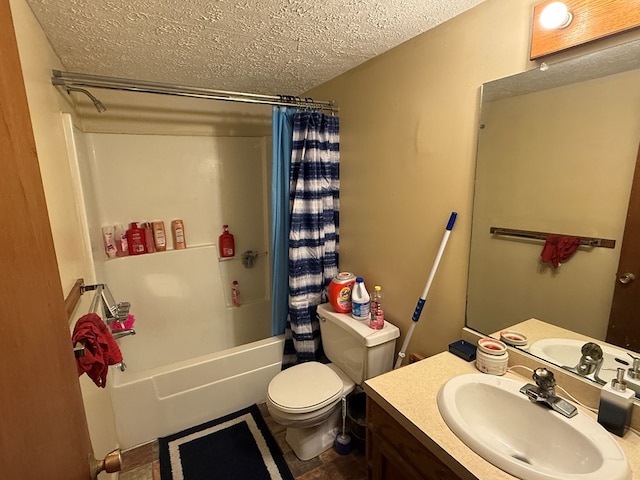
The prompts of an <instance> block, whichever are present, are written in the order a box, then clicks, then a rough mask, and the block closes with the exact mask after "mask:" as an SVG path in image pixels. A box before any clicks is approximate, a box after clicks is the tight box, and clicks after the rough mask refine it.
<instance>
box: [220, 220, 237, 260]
mask: <svg viewBox="0 0 640 480" xmlns="http://www.w3.org/2000/svg"><path fill="white" fill-rule="evenodd" d="M223 227H224V232H222V235H220V236H219V237H218V247H219V248H220V258H229V257H233V256H234V255H235V254H236V242H235V239H234V238H233V235H232V234H231V233H229V225H223Z"/></svg>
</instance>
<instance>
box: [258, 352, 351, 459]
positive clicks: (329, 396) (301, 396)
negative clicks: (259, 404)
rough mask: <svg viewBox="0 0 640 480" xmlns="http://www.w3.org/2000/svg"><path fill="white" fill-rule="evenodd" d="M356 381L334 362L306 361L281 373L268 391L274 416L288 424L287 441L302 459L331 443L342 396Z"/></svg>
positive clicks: (269, 405) (270, 412) (278, 420)
mask: <svg viewBox="0 0 640 480" xmlns="http://www.w3.org/2000/svg"><path fill="white" fill-rule="evenodd" d="M354 388H355V383H354V382H353V381H352V380H351V379H350V378H349V377H348V376H347V375H346V374H345V373H344V372H342V371H341V370H340V369H339V368H338V367H336V366H335V365H333V364H323V363H319V362H307V363H302V364H300V365H296V366H294V367H291V368H288V369H287V370H284V371H282V372H280V373H279V374H278V375H276V377H275V378H274V379H273V380H272V381H271V383H270V384H269V387H268V390H267V400H266V405H267V409H268V410H269V414H270V415H271V417H272V418H273V419H274V420H275V421H276V422H277V423H279V424H280V425H283V426H286V427H287V434H286V440H287V443H288V444H289V446H290V447H291V449H292V450H293V452H294V453H295V454H296V456H297V457H298V458H299V459H300V460H309V459H311V458H313V457H316V456H318V455H319V454H320V453H322V452H323V451H325V450H326V449H327V448H329V447H330V446H331V444H332V443H333V440H334V439H335V436H336V433H337V429H338V427H339V425H340V412H341V408H340V405H341V399H342V397H343V396H346V395H348V394H349V393H351V392H352V391H353V390H354Z"/></svg>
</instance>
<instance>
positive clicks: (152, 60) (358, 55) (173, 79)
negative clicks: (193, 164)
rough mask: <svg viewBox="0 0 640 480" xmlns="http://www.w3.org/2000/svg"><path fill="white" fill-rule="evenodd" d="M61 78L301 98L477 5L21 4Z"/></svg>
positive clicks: (449, 1) (401, 0) (260, 0)
mask: <svg viewBox="0 0 640 480" xmlns="http://www.w3.org/2000/svg"><path fill="white" fill-rule="evenodd" d="M27 1H28V3H29V5H30V6H31V9H32V10H33V12H34V13H35V15H36V17H37V19H38V21H39V22H40V24H41V25H42V27H43V29H44V32H45V34H46V35H47V37H48V38H49V41H50V42H51V45H52V46H53V49H54V50H55V51H56V53H57V54H58V56H59V57H60V59H61V61H62V63H63V65H64V68H65V69H66V70H68V71H75V72H83V73H92V74H96V75H107V76H113V77H125V78H134V79H143V80H151V81H157V82H165V83H173V84H184V85H194V86H201V87H208V88H214V89H220V90H235V91H243V92H252V93H266V94H289V95H300V94H301V93H303V92H305V91H307V90H309V89H310V88H313V87H315V86H318V85H320V84H322V83H324V82H326V81H327V80H330V79H332V78H334V77H336V76H338V75H340V74H341V73H343V72H345V71H347V70H349V69H351V68H353V67H355V66H357V65H359V64H361V63H363V62H364V61H366V60H368V59H370V58H372V57H374V56H376V55H379V54H381V53H383V52H385V51H387V50H389V49H391V48H392V47H394V46H396V45H398V44H400V43H402V42H404V41H406V40H408V39H410V38H412V37H415V36H416V35H419V34H420V33H422V32H425V31H426V30H429V29H430V28H433V27H435V26H436V25H438V24H440V23H442V22H444V21H446V20H448V19H450V18H452V17H454V16H456V15H458V14H459V13H462V12H463V11H465V10H467V9H469V8H471V7H473V6H475V5H477V4H479V3H481V2H482V1H483V0H437V1H436V0H383V1H375V0H239V1H238V0H173V1H166V0H165V1H160V0H155V1H154V0H27Z"/></svg>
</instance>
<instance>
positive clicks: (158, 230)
mask: <svg viewBox="0 0 640 480" xmlns="http://www.w3.org/2000/svg"><path fill="white" fill-rule="evenodd" d="M153 244H154V245H155V247H156V251H157V252H164V251H165V250H166V249H167V235H166V234H165V231H164V222H162V221H158V222H153Z"/></svg>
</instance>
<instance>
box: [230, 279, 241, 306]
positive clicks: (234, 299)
mask: <svg viewBox="0 0 640 480" xmlns="http://www.w3.org/2000/svg"><path fill="white" fill-rule="evenodd" d="M231 303H232V304H233V306H234V307H239V306H240V290H239V289H238V281H237V280H234V281H233V284H232V285H231Z"/></svg>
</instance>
